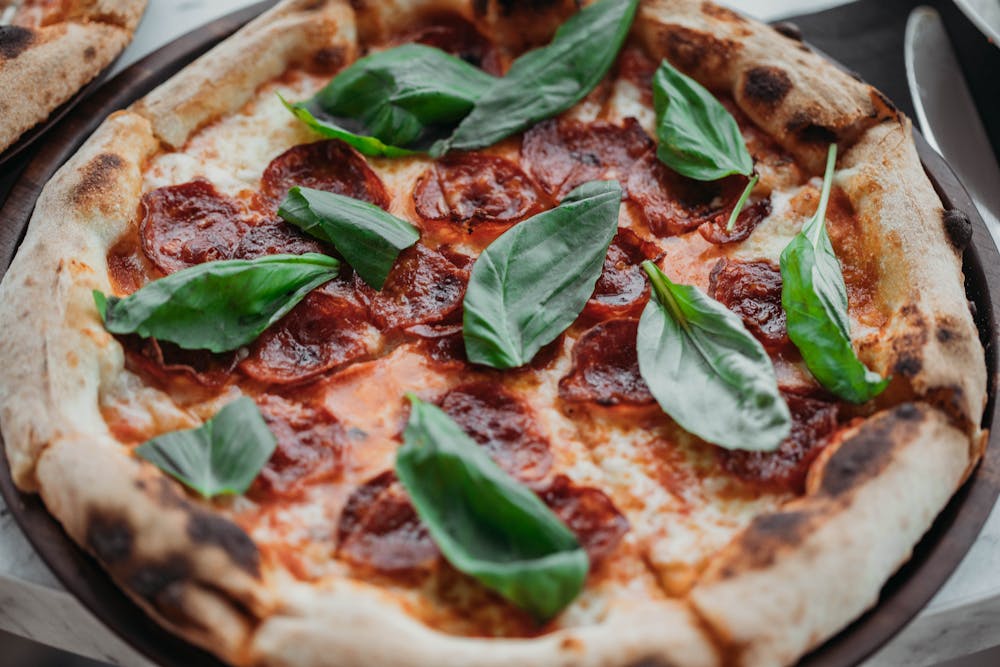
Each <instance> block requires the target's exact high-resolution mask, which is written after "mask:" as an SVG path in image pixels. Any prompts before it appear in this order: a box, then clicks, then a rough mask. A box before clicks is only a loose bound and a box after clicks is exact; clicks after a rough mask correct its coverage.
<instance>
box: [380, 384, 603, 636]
mask: <svg viewBox="0 0 1000 667" xmlns="http://www.w3.org/2000/svg"><path fill="white" fill-rule="evenodd" d="M408 398H409V400H410V403H411V404H412V406H413V407H412V411H411V412H410V421H409V423H408V424H407V425H406V431H405V432H404V435H403V437H404V444H403V446H402V447H401V448H400V449H399V451H398V453H397V455H396V474H397V475H398V476H399V480H400V482H402V484H403V486H404V487H405V488H406V491H407V493H409V495H410V498H411V499H412V501H413V506H414V507H415V508H416V511H417V514H418V515H419V516H420V518H421V520H422V521H423V522H424V524H425V525H426V526H427V529H428V531H429V532H430V534H431V537H432V538H433V539H434V542H435V543H436V544H437V545H438V548H440V549H441V553H442V554H444V557H445V558H446V559H447V560H448V562H449V563H451V564H452V565H453V566H454V567H455V568H456V569H457V570H459V571H461V572H464V573H465V574H468V575H470V576H472V577H475V578H476V579H477V580H478V581H479V582H481V583H482V584H483V585H485V586H487V587H488V588H491V589H492V590H494V591H496V592H497V593H499V594H500V595H502V596H504V597H505V598H507V599H508V600H510V601H511V602H513V603H514V604H516V605H517V606H519V607H521V608H522V609H525V610H527V611H528V612H529V613H531V614H532V615H533V616H535V618H537V619H539V620H542V621H544V620H547V619H549V618H552V617H553V616H555V615H556V614H558V613H559V612H560V611H562V609H563V608H564V607H566V605H568V604H569V603H570V602H572V601H573V599H574V598H575V597H576V596H577V595H578V594H579V593H580V591H581V590H582V588H583V584H584V581H585V580H586V578H587V571H588V569H589V567H590V564H589V559H588V558H587V554H586V552H585V551H584V550H583V548H582V547H581V546H580V543H579V542H578V541H577V539H576V536H575V535H574V534H573V533H572V531H570V529H569V528H567V527H566V526H565V525H564V524H563V523H562V522H561V521H560V520H559V518H558V517H556V515H555V514H553V513H552V511H551V510H550V509H549V508H548V507H546V506H545V503H543V502H542V501H541V500H540V499H539V498H538V496H536V495H535V494H534V493H533V492H532V491H531V490H529V489H528V488H527V487H526V486H523V485H522V484H519V483H518V482H517V481H515V480H514V479H513V478H512V477H510V476H509V475H507V473H505V472H503V471H502V470H501V469H500V468H499V467H498V466H497V465H496V463H494V462H493V460H492V459H490V457H489V455H488V454H487V453H486V452H485V450H483V448H482V447H480V446H479V445H477V444H476V443H475V442H474V441H473V440H472V439H471V438H469V436H467V435H466V434H465V432H464V431H462V429H461V428H459V426H458V425H457V424H455V422H453V421H452V420H451V419H450V418H449V417H448V416H447V415H446V414H445V413H444V412H442V411H441V410H440V409H438V408H437V407H435V406H433V405H430V404H428V403H424V402H423V401H421V400H420V399H418V398H417V397H415V396H413V395H410V396H409V397H408Z"/></svg>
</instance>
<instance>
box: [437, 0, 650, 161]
mask: <svg viewBox="0 0 1000 667" xmlns="http://www.w3.org/2000/svg"><path fill="white" fill-rule="evenodd" d="M637 7H638V0H599V2H595V3H593V4H592V5H589V6H588V7H586V8H584V9H582V10H581V11H579V12H578V13H576V14H575V15H573V16H571V17H570V18H569V20H567V21H566V22H565V23H564V24H563V25H562V26H560V27H559V29H558V30H557V31H556V34H555V36H554V37H553V39H552V42H551V43H549V44H548V46H545V47H542V48H539V49H535V50H533V51H529V52H528V53H526V54H524V55H523V56H521V57H520V58H518V59H517V60H515V61H514V63H513V64H512V65H511V67H510V70H509V71H508V72H507V74H506V75H505V76H504V77H503V78H502V79H499V80H498V81H496V82H495V83H494V84H493V86H491V87H490V88H489V89H488V90H487V91H486V92H485V93H483V95H482V97H480V98H479V100H478V101H477V102H476V105H475V107H474V108H473V110H472V113H470V114H469V115H468V116H466V117H465V119H464V120H463V121H462V122H461V124H460V125H459V126H458V128H457V129H456V130H455V132H454V134H452V135H451V137H449V138H448V139H445V140H443V141H440V142H438V143H437V144H435V145H434V146H433V147H432V148H431V155H433V156H435V157H438V156H441V155H444V154H445V153H447V152H448V151H452V150H473V149H476V148H483V147H485V146H491V145H493V144H495V143H497V142H498V141H500V140H502V139H505V138H507V137H509V136H511V135H513V134H516V133H518V132H520V131H522V130H525V129H527V128H528V127H530V126H531V125H533V124H535V123H537V122H539V121H542V120H545V119H546V118H551V117H552V116H555V115H556V114H559V113H562V112H563V111H566V110H567V109H569V108H571V107H572V106H573V105H575V104H576V103H577V102H579V101H580V100H582V99H583V98H584V97H586V96H587V94H588V93H590V91H591V90H593V89H594V87H595V86H596V85H597V84H598V83H599V82H600V81H601V79H603V78H604V75H605V74H607V73H608V70H609V69H611V66H612V65H613V64H614V62H615V59H616V58H617V57H618V52H619V51H620V50H621V47H622V44H623V43H624V42H625V38H626V37H627V36H628V32H629V28H630V27H631V25H632V21H633V19H634V18H635V13H636V9H637Z"/></svg>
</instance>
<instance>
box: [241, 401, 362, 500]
mask: <svg viewBox="0 0 1000 667" xmlns="http://www.w3.org/2000/svg"><path fill="white" fill-rule="evenodd" d="M257 404H258V405H259V406H260V409H261V413H262V414H263V415H264V421H266V422H267V426H268V428H269V429H270V430H271V433H273V434H274V437H275V439H276V440H277V441H278V446H277V448H276V449H275V450H274V454H272V455H271V459H270V461H268V462H267V465H265V466H264V469H263V470H261V472H260V475H259V476H258V477H257V479H256V480H255V481H254V486H253V491H252V493H256V494H260V495H263V496H267V497H293V496H296V495H298V494H300V493H301V492H302V490H303V489H304V488H305V487H306V485H308V484H309V483H311V482H316V481H321V480H333V479H337V478H338V477H339V476H340V474H341V472H342V471H343V467H344V459H345V455H346V443H347V436H346V433H345V431H344V427H343V426H341V425H340V423H339V422H338V421H337V419H336V417H334V416H333V415H332V414H330V412H329V411H328V410H326V409H324V408H323V407H314V406H311V405H307V404H301V403H297V402H294V401H290V400H287V399H285V398H282V397H280V396H272V395H264V396H263V397H261V398H259V399H257Z"/></svg>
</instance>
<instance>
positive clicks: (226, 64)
mask: <svg viewBox="0 0 1000 667" xmlns="http://www.w3.org/2000/svg"><path fill="white" fill-rule="evenodd" d="M355 48H356V38H355V33H354V18H353V12H352V10H351V8H350V5H349V4H348V3H347V2H346V0H322V1H320V2H317V1H315V0H289V1H288V2H283V3H281V4H279V5H278V6H277V7H275V8H274V9H272V10H270V11H268V12H265V13H264V14H261V15H260V16H259V17H258V18H256V19H255V20H253V21H251V22H250V23H248V24H247V25H246V26H245V27H244V28H243V29H241V30H240V31H239V32H237V33H236V34H235V35H233V36H232V37H230V38H229V39H227V40H225V41H224V42H222V43H221V44H219V45H218V46H217V47H215V48H214V49H212V50H211V51H209V52H208V53H206V54H205V55H204V56H202V57H201V58H199V59H198V60H196V61H195V62H194V63H192V64H191V65H189V66H188V67H185V68H184V69H183V70H181V72H180V73H179V74H177V75H176V76H174V77H172V78H171V79H170V80H169V81H167V82H166V83H164V84H163V85H161V86H159V87H158V88H157V89H156V90H154V91H153V92H152V93H150V94H149V95H147V96H146V97H144V98H143V99H141V100H139V101H138V102H136V103H135V104H134V105H132V111H134V112H135V113H137V114H139V115H141V116H144V117H146V118H148V119H149V121H150V122H151V123H152V125H153V131H154V133H155V134H156V136H157V137H158V138H159V139H160V140H161V141H162V142H164V143H165V144H167V145H168V146H171V147H172V148H179V147H180V146H182V145H183V144H184V142H186V141H187V140H188V137H190V136H191V134H192V133H193V132H194V131H195V130H197V129H198V128H200V127H202V126H203V125H205V124H206V123H209V122H211V121H213V120H215V119H216V118H218V117H220V116H222V115H224V114H226V113H231V112H233V111H235V110H236V109H239V108H240V107H242V106H243V105H244V104H246V102H247V101H248V100H249V99H250V96H251V95H253V92H254V90H256V88H257V86H259V85H261V84H263V83H265V82H267V81H269V80H271V79H273V78H275V77H277V76H279V75H280V74H281V73H282V72H284V71H285V70H286V69H287V68H288V66H289V65H291V64H292V63H295V62H303V61H306V60H309V59H312V60H314V61H318V64H320V65H329V64H330V63H334V64H336V63H343V62H350V61H351V60H353V59H354V57H355Z"/></svg>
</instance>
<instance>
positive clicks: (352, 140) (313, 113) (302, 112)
mask: <svg viewBox="0 0 1000 667" xmlns="http://www.w3.org/2000/svg"><path fill="white" fill-rule="evenodd" d="M278 97H280V98H281V103H282V104H284V105H285V108H286V109H288V110H289V111H291V112H292V113H293V114H294V115H295V117H296V118H298V119H299V120H300V121H302V122H303V123H305V124H306V125H308V126H309V127H310V128H311V129H312V130H313V131H314V132H316V133H317V134H321V135H323V136H324V137H328V138H330V139H339V140H340V141H343V142H344V143H345V144H347V145H348V146H351V147H353V148H354V149H355V150H357V151H358V152H359V153H361V154H363V155H367V156H369V157H405V156H407V155H416V154H417V152H416V151H410V150H406V149H405V148H399V147H398V146H389V145H387V144H385V143H383V142H381V141H379V140H378V139H376V138H375V137H370V136H365V135H363V134H356V133H354V132H351V131H350V130H348V129H346V128H344V127H342V126H341V125H339V124H338V121H337V120H332V119H324V118H323V113H322V112H321V111H320V110H319V109H317V108H316V107H315V106H314V105H312V104H310V103H309V102H297V103H295V104H290V103H289V102H288V101H287V100H285V98H283V97H281V96H280V95H279V96H278ZM341 122H343V121H342V120H341ZM360 131H362V132H363V131H364V130H363V129H361V130H360Z"/></svg>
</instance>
